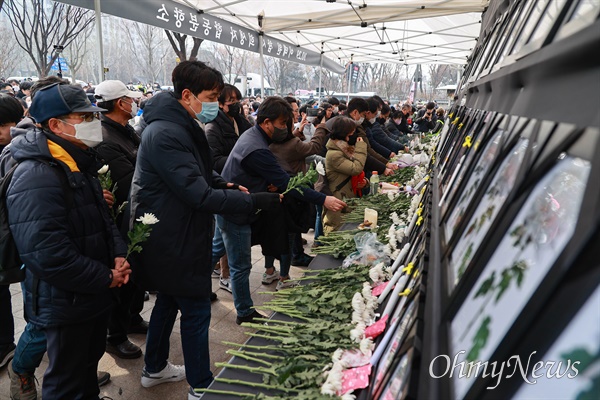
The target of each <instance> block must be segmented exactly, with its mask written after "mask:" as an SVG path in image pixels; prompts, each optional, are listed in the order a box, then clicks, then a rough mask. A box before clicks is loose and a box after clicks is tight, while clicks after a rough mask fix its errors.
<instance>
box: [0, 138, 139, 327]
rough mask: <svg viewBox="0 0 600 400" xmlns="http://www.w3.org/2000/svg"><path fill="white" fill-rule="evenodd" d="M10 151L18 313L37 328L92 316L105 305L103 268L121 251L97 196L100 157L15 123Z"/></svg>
mask: <svg viewBox="0 0 600 400" xmlns="http://www.w3.org/2000/svg"><path fill="white" fill-rule="evenodd" d="M11 152H12V157H13V158H14V159H15V160H16V161H17V162H19V165H18V167H17V169H16V170H15V172H14V175H13V178H12V180H11V183H10V185H9V188H8V192H7V209H8V216H9V223H10V229H11V231H12V233H13V237H14V240H15V243H16V245H17V248H18V250H19V254H20V255H21V260H22V261H23V263H24V265H25V269H26V278H25V315H26V317H27V318H28V320H29V321H30V322H32V323H34V324H36V325H39V326H42V327H48V326H62V325H68V324H75V323H79V322H83V321H88V320H92V319H94V318H95V317H96V316H97V315H99V314H101V313H104V312H106V311H107V310H108V309H109V308H110V305H111V293H110V290H109V286H110V284H111V282H112V275H111V271H110V270H111V269H112V268H113V267H114V258H115V257H116V256H125V254H126V252H127V248H126V246H125V243H124V242H123V241H122V240H121V238H120V236H119V234H118V231H117V229H116V227H115V225H114V223H113V221H112V220H111V218H110V217H109V214H108V207H107V205H106V203H105V201H104V199H103V197H102V188H101V187H100V182H99V181H98V179H97V170H98V169H99V168H100V167H101V166H102V163H101V162H99V161H98V160H97V158H96V153H95V152H94V151H93V150H90V151H84V150H82V149H80V148H78V147H76V146H74V145H73V144H71V143H69V142H67V141H66V140H64V139H61V138H59V137H58V136H56V135H54V134H52V133H49V132H46V131H42V130H39V129H31V130H28V131H26V130H22V129H21V130H20V132H18V134H17V136H16V137H15V138H14V139H13V141H12V142H11ZM41 159H44V160H45V161H46V162H42V161H40V160H41ZM61 174H62V175H61ZM63 175H64V176H63ZM67 182H68V185H69V186H70V190H71V193H69V192H66V188H65V186H66V184H67Z"/></svg>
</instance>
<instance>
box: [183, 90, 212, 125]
mask: <svg viewBox="0 0 600 400" xmlns="http://www.w3.org/2000/svg"><path fill="white" fill-rule="evenodd" d="M192 96H194V94H193V93H192ZM194 98H195V99H196V100H198V98H197V97H196V96H194ZM198 101H200V100H198ZM201 103H202V111H200V112H199V113H197V112H196V110H194V108H193V107H192V106H191V105H190V108H191V109H192V111H193V112H194V113H195V114H196V118H198V120H199V121H200V122H202V123H203V124H206V123H208V122H210V121H212V120H213V119H215V118H217V114H218V113H219V102H217V101H213V102H210V103H207V102H204V101H202V102H201Z"/></svg>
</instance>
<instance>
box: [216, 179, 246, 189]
mask: <svg viewBox="0 0 600 400" xmlns="http://www.w3.org/2000/svg"><path fill="white" fill-rule="evenodd" d="M239 188H240V185H238V184H237V183H230V182H225V181H223V182H219V183H218V184H217V185H216V187H215V189H235V190H238V189H239Z"/></svg>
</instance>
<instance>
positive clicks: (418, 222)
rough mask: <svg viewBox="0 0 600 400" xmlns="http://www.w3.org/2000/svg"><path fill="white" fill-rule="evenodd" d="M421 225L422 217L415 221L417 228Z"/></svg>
mask: <svg viewBox="0 0 600 400" xmlns="http://www.w3.org/2000/svg"><path fill="white" fill-rule="evenodd" d="M422 223H423V217H419V219H418V220H417V226H421V224H422Z"/></svg>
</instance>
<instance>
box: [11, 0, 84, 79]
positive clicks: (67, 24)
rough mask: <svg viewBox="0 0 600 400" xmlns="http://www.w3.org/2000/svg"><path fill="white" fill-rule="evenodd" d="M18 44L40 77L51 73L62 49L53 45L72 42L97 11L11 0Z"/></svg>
mask: <svg viewBox="0 0 600 400" xmlns="http://www.w3.org/2000/svg"><path fill="white" fill-rule="evenodd" d="M3 11H4V12H5V13H6V14H7V15H8V17H9V20H10V23H11V26H12V30H13V33H14V34H15V37H16V39H17V44H18V45H19V47H21V48H22V49H23V50H25V52H26V53H27V54H28V55H29V56H30V57H31V60H32V61H33V63H34V65H35V68H36V69H37V71H38V75H39V76H40V77H44V76H46V75H48V73H49V72H50V68H51V66H52V64H53V63H54V62H55V61H56V59H57V58H58V53H57V52H56V51H54V49H53V48H51V46H53V45H62V46H64V47H67V46H69V44H71V42H72V41H73V40H75V38H76V37H77V36H78V35H79V34H80V32H82V31H83V30H85V29H86V28H87V27H88V26H89V25H90V24H92V23H93V21H94V13H93V12H91V11H89V10H84V9H82V8H78V7H72V6H67V5H65V4H60V3H56V2H51V4H48V2H47V1H45V0H7V1H6V2H5V5H4V8H3Z"/></svg>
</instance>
